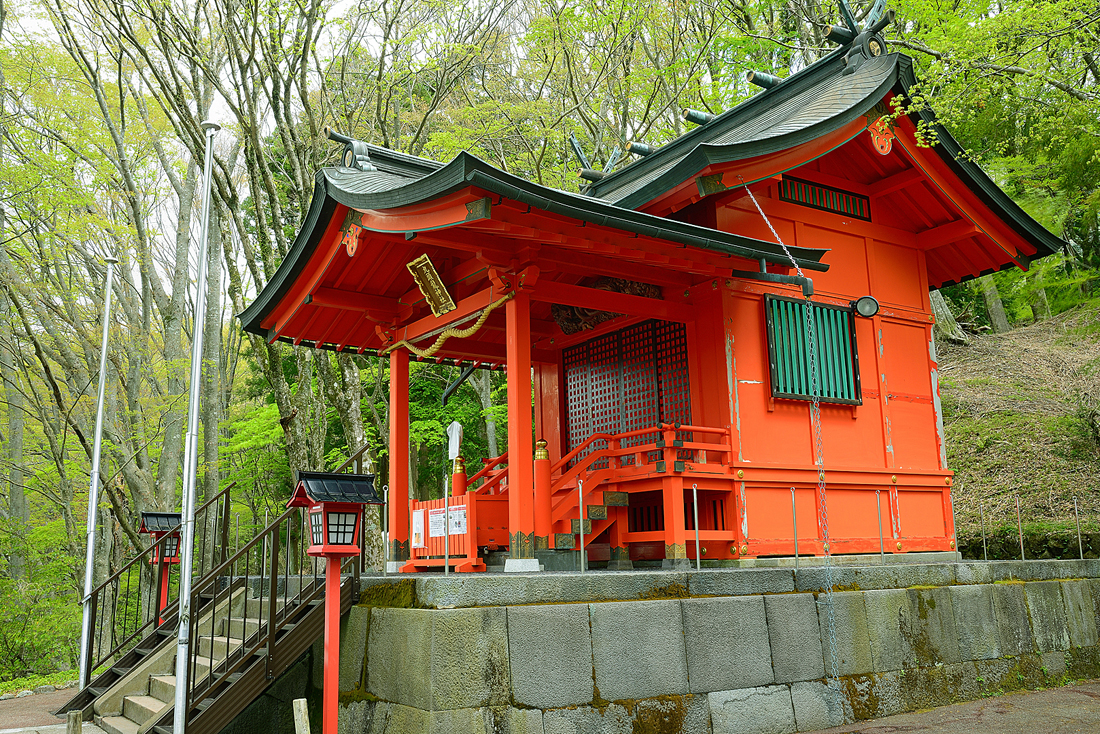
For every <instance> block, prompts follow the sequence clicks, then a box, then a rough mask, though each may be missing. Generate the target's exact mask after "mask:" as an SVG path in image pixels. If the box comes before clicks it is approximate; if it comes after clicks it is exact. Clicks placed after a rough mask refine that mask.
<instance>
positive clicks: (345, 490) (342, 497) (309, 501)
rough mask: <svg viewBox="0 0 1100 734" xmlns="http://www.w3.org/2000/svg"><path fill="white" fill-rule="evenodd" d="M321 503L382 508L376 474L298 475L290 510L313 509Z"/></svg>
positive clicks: (301, 472)
mask: <svg viewBox="0 0 1100 734" xmlns="http://www.w3.org/2000/svg"><path fill="white" fill-rule="evenodd" d="M321 502H341V503H347V504H357V505H380V504H382V498H381V497H379V496H378V493H377V492H376V491H375V490H374V475H373V474H335V473H332V472H306V471H300V472H298V484H297V486H295V488H294V494H293V495H292V496H291V498H290V501H289V502H287V507H310V506H312V505H315V504H318V503H321Z"/></svg>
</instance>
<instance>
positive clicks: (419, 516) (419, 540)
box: [412, 510, 427, 548]
mask: <svg viewBox="0 0 1100 734" xmlns="http://www.w3.org/2000/svg"><path fill="white" fill-rule="evenodd" d="M412 547H413V548H425V547H427V546H425V544H424V511H423V510H414V511H413V537H412Z"/></svg>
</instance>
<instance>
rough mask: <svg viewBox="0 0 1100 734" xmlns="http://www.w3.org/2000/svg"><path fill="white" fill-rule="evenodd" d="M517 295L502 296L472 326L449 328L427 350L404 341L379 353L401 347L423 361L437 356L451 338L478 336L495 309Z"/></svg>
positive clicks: (512, 293)
mask: <svg viewBox="0 0 1100 734" xmlns="http://www.w3.org/2000/svg"><path fill="white" fill-rule="evenodd" d="M515 295H516V294H515V291H512V292H510V293H505V294H504V295H503V296H501V297H500V298H498V299H497V300H495V301H493V302H492V303H490V304H489V305H488V306H486V307H485V309H484V310H482V312H481V315H480V316H478V317H477V321H475V322H474V323H473V324H471V325H470V326H467V327H466V328H465V329H456V328H455V327H453V326H448V327H447V328H446V329H444V330H443V333H441V334H440V335H439V336H438V337H436V340H435V342H433V343H432V345H431V346H430V347H428V348H427V349H420V348H419V347H417V346H414V345H413V344H410V343H409V342H408V341H407V340H405V339H402V340H401V341H399V342H397V343H396V344H391V345H390V346H388V347H386V348H385V349H383V350H382V351H381V352H379V354H389V353H390V352H392V351H393V350H395V349H397V348H399V347H405V348H406V349H408V350H409V351H410V352H412V353H413V354H415V355H416V356H417V357H420V358H421V359H427V358H428V357H432V356H434V355H435V353H436V352H438V351H439V350H440V348H442V347H443V343H444V342H446V341H447V340H448V339H450V338H451V337H458V338H459V339H465V338H466V337H468V336H473V335H474V334H476V333H477V332H478V330H480V329H481V327H482V326H484V325H485V322H486V321H487V320H488V318H489V314H491V313H492V312H493V310H494V309H496V308H498V307H500V306H503V305H504V304H505V303H506V302H508V301H510V300H512V298H514V297H515Z"/></svg>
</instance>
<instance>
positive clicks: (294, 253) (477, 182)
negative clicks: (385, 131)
mask: <svg viewBox="0 0 1100 734" xmlns="http://www.w3.org/2000/svg"><path fill="white" fill-rule="evenodd" d="M383 176H386V178H385V179H383ZM314 178H315V185H314V190H313V198H312V199H311V201H310V206H309V210H308V211H307V213H306V217H305V220H304V221H303V223H302V227H301V229H300V230H299V232H298V235H297V237H296V238H295V240H294V243H293V245H291V248H290V250H289V251H288V252H287V255H286V257H285V258H284V259H283V262H282V263H281V264H280V265H279V268H278V270H277V271H276V272H275V274H274V276H272V278H271V280H270V281H268V283H267V285H266V286H264V288H263V290H262V291H261V292H260V293H259V294H258V295H257V297H256V300H255V301H253V302H252V304H251V305H249V306H248V308H246V309H245V310H244V311H243V312H241V314H240V315H239V318H240V319H241V322H242V324H243V325H244V329H245V330H246V331H248V332H250V333H254V334H261V333H262V331H263V330H262V328H261V326H260V322H261V321H262V320H263V318H264V317H265V316H266V315H267V314H268V313H269V312H270V310H271V309H272V308H274V307H275V306H276V305H277V304H278V303H279V302H280V301H281V300H282V299H283V297H284V296H286V294H287V292H288V291H289V290H290V288H291V286H292V285H293V283H294V278H295V276H296V275H297V273H298V272H299V271H300V270H301V268H302V267H304V266H305V264H306V263H307V262H308V261H309V259H310V258H311V257H312V255H313V253H314V251H315V250H316V248H317V246H318V244H319V243H320V239H321V237H322V235H323V233H324V231H325V228H326V226H327V225H328V222H329V221H330V220H331V218H332V214H333V211H334V210H335V209H336V206H337V205H339V204H343V205H344V206H347V207H349V208H352V209H396V208H399V207H403V206H409V205H411V204H415V203H418V202H421V201H426V200H430V199H433V198H437V197H440V196H445V195H446V194H449V193H451V192H453V191H457V190H458V189H461V188H463V187H465V186H477V187H479V188H483V189H485V190H487V191H490V192H492V193H494V194H497V195H499V196H501V197H505V198H508V199H512V200H515V201H519V202H521V203H524V204H528V205H530V206H532V207H533V208H536V209H542V210H544V211H548V212H551V213H555V214H561V215H563V216H568V217H571V218H574V219H577V220H579V221H587V222H591V223H592V224H596V225H601V226H606V227H611V228H614V229H619V230H623V231H627V232H632V233H636V234H639V235H642V236H646V237H654V238H657V239H663V240H666V241H670V242H675V243H678V244H681V245H683V246H685V247H698V248H700V249H705V250H711V251H713V252H720V253H722V254H724V255H733V256H737V257H743V258H747V259H750V260H758V259H764V260H767V261H768V262H773V263H779V264H787V263H789V262H790V258H789V257H788V256H787V255H786V253H785V252H784V251H783V249H782V248H781V247H780V246H779V245H776V244H774V243H770V242H765V241H763V240H756V239H752V238H749V237H742V236H740V235H736V234H730V233H726V232H720V231H717V230H713V229H709V228H707V227H701V226H698V225H694V224H687V223H684V222H678V221H674V220H669V219H662V218H660V217H655V216H653V215H651V214H645V213H643V212H637V211H633V210H629V209H622V208H620V207H617V206H615V205H614V204H610V203H608V202H605V201H601V200H599V199H592V198H590V197H585V196H579V195H577V194H571V193H568V192H565V191H559V190H557V189H551V188H548V187H545V186H541V185H539V184H536V183H532V182H530V181H525V180H523V179H521V178H519V177H517V176H513V175H511V174H508V173H505V172H504V171H501V170H499V169H497V168H495V167H493V166H492V165H490V164H488V163H486V162H485V161H482V160H481V159H479V158H477V157H476V156H473V155H471V154H469V153H466V152H463V153H460V154H459V155H458V156H456V157H455V158H454V160H452V161H451V162H450V163H447V164H446V165H444V166H442V167H440V168H438V169H437V170H435V171H432V172H431V173H428V174H427V175H424V176H423V177H421V178H417V179H407V181H408V183H403V184H399V185H395V186H390V187H388V188H384V186H385V184H387V183H393V179H394V178H397V177H396V176H389V174H372V173H364V172H361V171H356V170H353V169H349V168H323V169H321V170H320V171H318V172H317V174H316V176H315V177H314ZM789 250H790V253H791V255H793V256H794V258H795V259H796V260H797V261H798V264H799V265H800V266H801V267H803V268H805V269H808V270H815V271H825V270H828V267H829V266H828V265H827V264H825V263H822V262H821V258H822V257H823V256H824V255H825V253H826V252H828V250H827V249H809V248H797V247H791V248H789Z"/></svg>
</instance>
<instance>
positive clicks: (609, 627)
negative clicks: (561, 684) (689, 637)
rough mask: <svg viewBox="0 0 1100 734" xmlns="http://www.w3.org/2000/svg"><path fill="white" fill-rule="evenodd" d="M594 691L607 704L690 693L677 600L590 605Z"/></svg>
mask: <svg viewBox="0 0 1100 734" xmlns="http://www.w3.org/2000/svg"><path fill="white" fill-rule="evenodd" d="M588 608H589V610H590V613H591V620H592V658H593V661H594V663H595V675H596V688H597V689H599V692H600V697H601V698H603V699H605V700H608V701H616V700H622V699H636V698H652V697H655V696H664V695H677V694H684V693H687V692H688V676H687V656H686V652H685V649H684V626H683V617H682V614H681V611H680V602H679V601H678V600H667V601H666V600H660V601H634V602H609V603H604V604H590V605H589V607H588Z"/></svg>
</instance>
